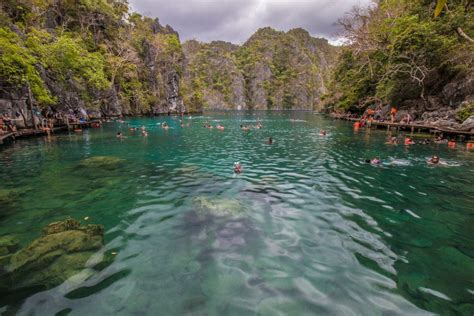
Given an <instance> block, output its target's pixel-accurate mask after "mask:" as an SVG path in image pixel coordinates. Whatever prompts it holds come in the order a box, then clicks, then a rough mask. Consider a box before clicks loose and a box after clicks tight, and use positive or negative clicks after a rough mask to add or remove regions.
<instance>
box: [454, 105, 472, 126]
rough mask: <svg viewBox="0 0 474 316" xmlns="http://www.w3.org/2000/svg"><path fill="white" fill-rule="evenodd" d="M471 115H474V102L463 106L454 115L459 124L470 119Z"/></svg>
mask: <svg viewBox="0 0 474 316" xmlns="http://www.w3.org/2000/svg"><path fill="white" fill-rule="evenodd" d="M473 115H474V102H470V103H468V104H466V105H464V106H463V107H462V108H460V109H459V111H458V112H457V113H456V116H457V118H458V119H459V120H460V121H461V122H464V121H465V120H467V119H468V118H469V117H471V116H473Z"/></svg>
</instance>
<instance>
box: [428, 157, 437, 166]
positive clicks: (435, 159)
mask: <svg viewBox="0 0 474 316" xmlns="http://www.w3.org/2000/svg"><path fill="white" fill-rule="evenodd" d="M428 164H430V165H437V164H439V157H438V156H433V157H431V158H430V159H429V160H428Z"/></svg>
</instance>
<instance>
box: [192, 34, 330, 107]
mask: <svg viewBox="0 0 474 316" xmlns="http://www.w3.org/2000/svg"><path fill="white" fill-rule="evenodd" d="M183 47H184V54H185V56H186V67H185V76H184V80H183V81H184V84H183V86H185V87H186V89H183V93H184V96H185V99H186V100H187V101H188V102H190V103H192V105H193V106H194V107H199V106H202V107H203V108H224V109H310V110H312V109H317V108H319V104H320V98H321V96H322V95H323V94H325V93H326V81H327V80H328V76H329V71H330V69H331V68H332V66H333V64H334V61H335V56H336V54H337V48H336V47H333V46H331V45H330V44H329V43H328V42H327V40H325V39H318V38H313V37H311V36H310V35H309V33H308V32H306V31H305V30H303V29H293V30H290V31H289V32H286V33H285V32H279V31H276V30H274V29H272V28H269V27H267V28H263V29H260V30H258V31H257V32H256V33H255V34H253V35H252V36H251V37H250V38H249V39H248V40H247V41H246V42H245V43H244V44H243V45H242V46H237V45H233V44H230V43H225V42H211V43H199V42H197V41H188V42H186V43H184V45H183Z"/></svg>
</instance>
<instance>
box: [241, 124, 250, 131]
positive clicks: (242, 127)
mask: <svg viewBox="0 0 474 316" xmlns="http://www.w3.org/2000/svg"><path fill="white" fill-rule="evenodd" d="M240 129H241V130H243V131H244V132H248V131H249V130H250V129H249V128H248V127H247V126H243V125H240Z"/></svg>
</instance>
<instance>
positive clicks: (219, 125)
mask: <svg viewBox="0 0 474 316" xmlns="http://www.w3.org/2000/svg"><path fill="white" fill-rule="evenodd" d="M216 128H217V129H218V130H220V131H223V130H224V129H225V127H224V126H222V125H221V124H217V126H216Z"/></svg>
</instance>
